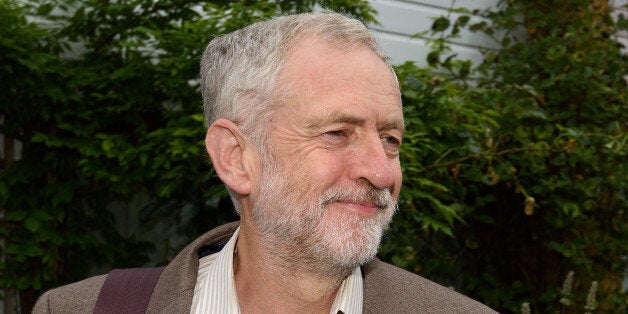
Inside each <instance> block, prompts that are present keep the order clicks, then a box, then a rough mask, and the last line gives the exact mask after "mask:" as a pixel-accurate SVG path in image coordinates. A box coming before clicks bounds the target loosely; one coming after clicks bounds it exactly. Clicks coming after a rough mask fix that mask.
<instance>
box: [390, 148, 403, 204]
mask: <svg viewBox="0 0 628 314" xmlns="http://www.w3.org/2000/svg"><path fill="white" fill-rule="evenodd" d="M391 167H392V169H394V170H393V175H394V177H395V186H394V188H393V189H394V191H391V193H392V195H393V197H394V198H395V199H397V197H398V196H399V191H400V190H401V185H402V181H403V174H402V173H401V164H400V163H399V158H395V160H394V162H393V163H392V165H391Z"/></svg>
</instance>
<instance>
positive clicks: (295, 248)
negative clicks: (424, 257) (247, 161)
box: [251, 39, 404, 275]
mask: <svg viewBox="0 0 628 314" xmlns="http://www.w3.org/2000/svg"><path fill="white" fill-rule="evenodd" d="M281 79H282V81H285V82H289V83H290V85H289V88H288V93H289V95H288V97H287V98H286V99H287V100H286V101H285V103H284V104H283V105H282V106H281V107H280V108H279V109H278V110H277V112H276V114H275V115H274V116H273V119H272V121H270V125H269V127H270V128H271V131H270V134H269V137H270V146H271V151H272V152H271V153H270V155H271V156H270V157H269V158H266V160H265V161H264V162H263V163H262V164H263V170H262V175H261V176H260V180H259V189H254V190H255V191H254V192H252V193H251V198H252V199H253V200H254V202H253V204H254V205H253V210H252V213H253V215H252V216H253V220H254V221H255V223H256V225H257V226H258V229H259V230H260V234H262V236H263V237H264V238H265V239H264V241H265V242H266V243H275V244H277V243H284V244H286V245H271V246H269V247H277V248H279V247H281V249H280V250H279V249H278V251H277V252H276V254H279V255H284V257H283V259H284V260H287V261H290V263H291V264H292V265H297V264H304V265H309V266H307V267H309V268H314V269H310V270H311V271H316V272H321V273H327V274H332V275H333V273H334V270H336V269H339V270H342V269H344V270H349V271H351V270H353V268H355V267H356V266H358V265H361V264H364V263H365V262H367V261H368V260H370V259H371V258H373V256H374V255H375V254H376V252H377V248H378V246H379V242H380V239H381V236H382V233H383V230H384V229H385V228H386V226H387V225H388V223H389V222H390V219H391V217H392V215H393V213H394V211H395V209H396V203H397V197H398V195H399V189H400V187H401V168H400V164H399V156H398V149H399V145H400V144H401V138H402V135H403V129H404V124H403V115H402V109H401V100H400V94H399V88H398V85H397V82H396V80H395V78H394V76H393V73H392V71H391V70H390V68H389V67H388V66H387V65H386V64H385V63H384V62H383V61H381V60H380V59H379V58H378V57H377V56H376V55H375V54H374V53H373V52H371V51H370V50H369V49H368V48H366V47H357V48H353V49H351V50H350V51H348V52H347V51H342V50H339V49H336V48H334V47H330V46H328V45H325V44H321V43H320V42H314V41H313V40H307V39H306V40H302V41H301V42H300V44H298V45H297V46H296V48H295V49H294V50H293V52H292V54H291V55H290V56H289V57H288V59H287V61H286V66H285V68H284V69H283V71H282V73H281ZM264 241H263V242H264Z"/></svg>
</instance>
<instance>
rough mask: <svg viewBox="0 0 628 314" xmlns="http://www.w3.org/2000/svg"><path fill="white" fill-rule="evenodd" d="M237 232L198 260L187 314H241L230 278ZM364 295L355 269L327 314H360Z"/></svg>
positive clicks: (358, 270) (360, 280) (343, 284)
mask: <svg viewBox="0 0 628 314" xmlns="http://www.w3.org/2000/svg"><path fill="white" fill-rule="evenodd" d="M239 231H240V228H238V230H236V232H235V233H234V234H233V236H232V237H231V239H230V240H229V242H227V244H226V245H225V247H224V248H223V249H222V250H221V251H220V252H218V253H214V254H211V255H208V256H205V257H203V258H201V259H200V260H199V265H198V274H197V277H196V286H195V287H194V298H193V299H192V308H191V310H190V313H199V314H200V313H240V308H239V306H238V295H237V292H236V288H235V281H234V279H233V252H234V249H235V244H236V240H237V239H238V232H239ZM363 293H364V291H363V282H362V272H361V270H360V267H357V268H356V269H355V270H354V271H353V273H352V274H351V275H350V276H349V277H347V278H346V279H345V280H344V281H343V282H342V283H341V285H340V288H339V289H338V292H337V293H336V298H335V300H334V303H333V304H332V306H331V311H330V313H331V314H337V313H345V314H354V313H356V314H357V313H362V298H363Z"/></svg>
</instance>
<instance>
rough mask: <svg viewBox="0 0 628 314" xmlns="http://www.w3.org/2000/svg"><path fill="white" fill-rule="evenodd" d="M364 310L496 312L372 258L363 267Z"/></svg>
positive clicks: (373, 311) (380, 311) (377, 311)
mask: <svg viewBox="0 0 628 314" xmlns="http://www.w3.org/2000/svg"><path fill="white" fill-rule="evenodd" d="M363 272H364V310H365V313H418V312H421V313H496V312H495V311H494V310H492V309H490V308H489V307H487V306H485V305H483V304H482V303H479V302H477V301H475V300H473V299H471V298H469V297H467V296H464V295H462V294H460V293H458V292H456V291H454V290H453V289H449V288H445V287H443V286H441V285H439V284H437V283H435V282H433V281H430V280H428V279H425V278H423V277H421V276H418V275H416V274H414V273H411V272H408V271H406V270H403V269H401V268H399V267H395V266H393V265H390V264H387V263H384V262H381V261H379V260H377V259H376V260H374V261H372V262H370V263H368V264H366V265H364V268H363Z"/></svg>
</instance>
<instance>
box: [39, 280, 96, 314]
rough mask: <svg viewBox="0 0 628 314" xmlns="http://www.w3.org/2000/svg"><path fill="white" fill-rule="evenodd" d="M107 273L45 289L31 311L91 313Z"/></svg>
mask: <svg viewBox="0 0 628 314" xmlns="http://www.w3.org/2000/svg"><path fill="white" fill-rule="evenodd" d="M106 278H107V275H100V276H95V277H91V278H87V279H85V280H82V281H79V282H75V283H72V284H69V285H65V286H61V287H58V288H55V289H52V290H49V291H47V292H46V293H44V294H43V295H42V296H41V297H39V300H37V303H36V304H35V307H34V308H33V313H36V314H39V313H91V312H93V311H94V306H95V305H96V300H97V299H98V294H99V293H100V289H101V288H102V286H103V283H104V282H105V279H106Z"/></svg>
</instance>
